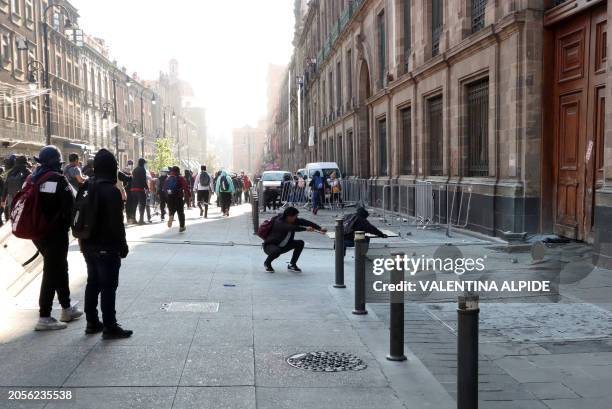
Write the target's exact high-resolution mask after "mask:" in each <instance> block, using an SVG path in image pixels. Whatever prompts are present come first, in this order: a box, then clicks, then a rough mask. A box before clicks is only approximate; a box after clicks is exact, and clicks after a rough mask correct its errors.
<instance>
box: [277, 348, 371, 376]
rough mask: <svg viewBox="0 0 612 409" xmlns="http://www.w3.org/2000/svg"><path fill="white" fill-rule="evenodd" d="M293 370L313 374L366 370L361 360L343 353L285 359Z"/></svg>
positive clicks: (307, 353) (306, 355) (322, 353)
mask: <svg viewBox="0 0 612 409" xmlns="http://www.w3.org/2000/svg"><path fill="white" fill-rule="evenodd" d="M287 363H288V364H289V365H291V366H293V367H294V368H298V369H304V370H306V371H313V372H344V371H361V370H363V369H366V368H367V365H366V364H364V363H363V361H362V360H361V358H358V357H356V356H355V355H352V354H348V353H345V352H333V351H318V352H303V353H299V354H295V355H292V356H290V357H289V358H287Z"/></svg>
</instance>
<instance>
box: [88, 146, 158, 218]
mask: <svg viewBox="0 0 612 409" xmlns="http://www.w3.org/2000/svg"><path fill="white" fill-rule="evenodd" d="M146 164H147V161H146V160H145V159H144V158H140V159H138V166H136V167H135V168H134V170H133V171H132V185H131V187H130V191H131V192H132V195H133V198H134V204H133V206H134V207H136V205H138V211H139V214H140V219H139V220H138V224H140V225H143V224H144V212H145V210H146V211H147V220H148V221H149V223H150V222H151V208H150V207H149V205H148V204H147V192H148V190H149V184H148V181H147V170H146V169H145V165H146ZM94 169H95V168H94ZM135 214H136V209H134V215H135Z"/></svg>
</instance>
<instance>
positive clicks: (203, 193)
mask: <svg viewBox="0 0 612 409" xmlns="http://www.w3.org/2000/svg"><path fill="white" fill-rule="evenodd" d="M209 201H210V190H198V207H199V208H200V211H202V210H204V217H208V202H209ZM202 206H204V208H203V209H202Z"/></svg>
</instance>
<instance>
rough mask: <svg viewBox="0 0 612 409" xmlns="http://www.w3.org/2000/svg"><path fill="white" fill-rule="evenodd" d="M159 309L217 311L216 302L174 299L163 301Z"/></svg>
mask: <svg viewBox="0 0 612 409" xmlns="http://www.w3.org/2000/svg"><path fill="white" fill-rule="evenodd" d="M160 310H163V311H168V312H218V311H219V303H218V302H189V301H174V302H170V303H163V304H162V305H161V307H160Z"/></svg>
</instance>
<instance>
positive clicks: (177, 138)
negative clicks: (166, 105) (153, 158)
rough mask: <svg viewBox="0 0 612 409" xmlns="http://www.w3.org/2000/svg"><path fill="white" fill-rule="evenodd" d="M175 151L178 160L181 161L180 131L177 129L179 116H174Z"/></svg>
mask: <svg viewBox="0 0 612 409" xmlns="http://www.w3.org/2000/svg"><path fill="white" fill-rule="evenodd" d="M176 150H177V152H178V160H179V162H180V161H181V129H180V128H179V116H178V115H177V116H176Z"/></svg>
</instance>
